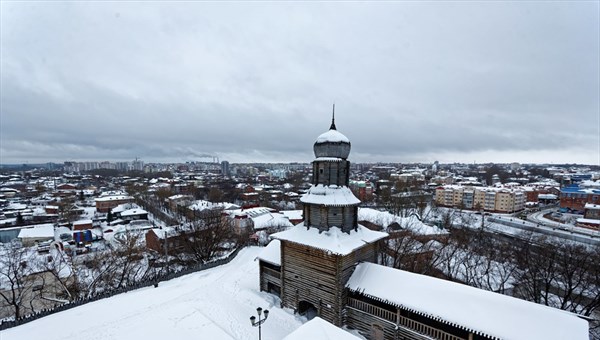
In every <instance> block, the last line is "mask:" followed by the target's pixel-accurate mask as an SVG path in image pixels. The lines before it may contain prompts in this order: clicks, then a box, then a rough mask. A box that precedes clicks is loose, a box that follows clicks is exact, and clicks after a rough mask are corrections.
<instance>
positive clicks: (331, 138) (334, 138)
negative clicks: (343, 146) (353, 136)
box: [315, 129, 350, 143]
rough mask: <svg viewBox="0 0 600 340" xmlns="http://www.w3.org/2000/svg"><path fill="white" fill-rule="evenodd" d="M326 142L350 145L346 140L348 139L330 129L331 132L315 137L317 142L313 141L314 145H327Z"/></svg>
mask: <svg viewBox="0 0 600 340" xmlns="http://www.w3.org/2000/svg"><path fill="white" fill-rule="evenodd" d="M327 142H333V143H339V142H342V143H350V140H349V139H348V137H346V136H344V135H343V134H342V133H341V132H339V131H338V130H333V129H332V130H329V131H327V132H324V133H322V134H321V135H320V136H319V137H317V140H316V141H315V143H327Z"/></svg>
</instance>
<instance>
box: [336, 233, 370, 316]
mask: <svg viewBox="0 0 600 340" xmlns="http://www.w3.org/2000/svg"><path fill="white" fill-rule="evenodd" d="M378 249H379V248H378V244H377V243H371V244H367V245H365V246H363V247H362V248H359V249H357V250H356V251H354V252H353V253H351V254H348V255H346V256H343V257H342V258H341V259H340V261H339V268H338V272H339V275H338V280H339V281H338V284H339V285H340V286H341V287H343V289H342V292H341V293H342V294H341V296H340V298H341V300H342V304H343V305H344V306H345V305H346V304H347V301H348V289H346V288H345V287H346V283H348V280H349V279H350V276H352V273H354V269H356V265H357V264H358V263H359V262H371V263H377V251H378Z"/></svg>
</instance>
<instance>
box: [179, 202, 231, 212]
mask: <svg viewBox="0 0 600 340" xmlns="http://www.w3.org/2000/svg"><path fill="white" fill-rule="evenodd" d="M238 208H239V206H238V205H235V204H233V203H227V202H220V203H213V202H209V201H205V200H197V201H194V203H193V204H192V205H190V206H189V207H188V209H190V210H197V211H202V210H206V209H224V210H231V209H238Z"/></svg>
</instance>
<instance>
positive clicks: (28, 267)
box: [0, 242, 38, 319]
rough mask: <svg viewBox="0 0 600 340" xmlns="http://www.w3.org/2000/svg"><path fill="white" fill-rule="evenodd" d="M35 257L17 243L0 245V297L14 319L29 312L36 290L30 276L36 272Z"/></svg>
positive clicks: (29, 250)
mask: <svg viewBox="0 0 600 340" xmlns="http://www.w3.org/2000/svg"><path fill="white" fill-rule="evenodd" d="M35 255H36V254H35V251H32V250H31V248H26V247H22V246H21V245H20V244H19V243H18V242H10V243H1V244H0V297H1V298H2V302H3V303H2V304H3V305H4V306H5V307H8V308H11V309H12V311H13V313H12V315H14V317H15V319H18V318H20V317H21V316H23V315H25V314H26V313H27V311H28V310H29V311H31V300H32V299H33V296H34V294H35V293H34V288H36V289H37V288H38V287H35V285H36V283H35V280H32V276H31V275H33V274H34V273H35V272H36V271H37V269H36V268H37V263H36V262H37V258H36V256H35ZM28 305H29V307H28Z"/></svg>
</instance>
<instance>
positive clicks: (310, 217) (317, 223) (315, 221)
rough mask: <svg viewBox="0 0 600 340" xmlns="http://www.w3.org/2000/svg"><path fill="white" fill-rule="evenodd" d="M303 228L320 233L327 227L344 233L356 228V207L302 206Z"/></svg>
mask: <svg viewBox="0 0 600 340" xmlns="http://www.w3.org/2000/svg"><path fill="white" fill-rule="evenodd" d="M304 216H305V217H306V218H305V220H304V225H305V226H312V227H316V228H318V229H319V230H321V231H325V230H328V229H329V227H334V226H335V227H339V228H341V229H342V231H344V232H349V231H350V230H352V229H356V227H357V226H358V218H357V216H358V207H357V206H340V207H338V206H323V205H317V204H305V205H304Z"/></svg>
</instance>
